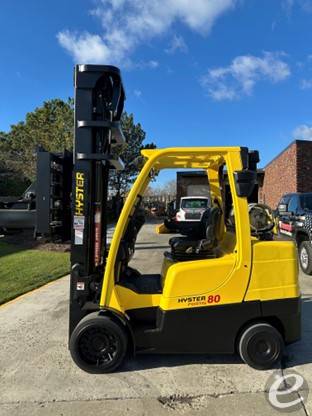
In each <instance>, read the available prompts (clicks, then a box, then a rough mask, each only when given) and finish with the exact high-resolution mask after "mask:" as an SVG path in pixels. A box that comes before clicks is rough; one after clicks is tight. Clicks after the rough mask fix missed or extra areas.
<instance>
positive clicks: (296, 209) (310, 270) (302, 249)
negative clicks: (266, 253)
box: [277, 192, 312, 275]
mask: <svg viewBox="0 0 312 416" xmlns="http://www.w3.org/2000/svg"><path fill="white" fill-rule="evenodd" d="M277 211H278V219H279V224H278V227H279V232H280V234H283V235H286V236H288V237H290V238H292V239H293V240H295V241H296V244H297V247H298V254H299V263H300V267H301V269H302V271H303V272H304V273H306V274H309V275H312V192H311V193H302V194H301V193H292V194H286V195H284V196H283V197H282V198H281V200H280V202H279V204H278V208H277Z"/></svg>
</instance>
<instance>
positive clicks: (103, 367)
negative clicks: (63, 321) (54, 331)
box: [69, 312, 128, 374]
mask: <svg viewBox="0 0 312 416" xmlns="http://www.w3.org/2000/svg"><path fill="white" fill-rule="evenodd" d="M127 345H128V338H127V334H126V333H125V331H124V329H123V328H122V327H121V326H120V325H118V323H116V322H115V321H114V320H113V319H111V318H110V317H108V316H102V315H100V314H99V313H98V312H94V313H90V314H89V315H87V316H86V317H85V318H83V319H82V320H81V321H80V322H79V323H78V325H77V326H76V328H75V329H74V331H73V333H72V335H71V337H70V342H69V349H70V353H71V356H72V358H73V360H74V362H75V363H76V364H77V365H78V367H80V368H81V369H82V370H84V371H86V372H88V373H93V374H94V373H97V374H101V373H110V372H113V371H114V370H116V369H117V368H118V367H119V366H120V365H121V364H122V362H123V360H124V358H125V356H126V352H127Z"/></svg>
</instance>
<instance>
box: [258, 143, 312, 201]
mask: <svg viewBox="0 0 312 416" xmlns="http://www.w3.org/2000/svg"><path fill="white" fill-rule="evenodd" d="M264 171H265V175H264V181H263V185H262V186H261V187H260V188H259V201H261V202H263V203H265V204H268V205H269V206H270V207H271V208H276V206H277V204H278V202H279V200H280V198H281V196H282V195H283V194H285V193H289V192H312V141H308V140H294V141H293V142H291V143H290V144H289V146H287V147H286V149H284V150H283V151H282V152H281V153H280V154H279V155H277V156H276V157H275V158H274V159H273V160H271V162H270V163H268V164H267V165H266V167H265V169H264Z"/></svg>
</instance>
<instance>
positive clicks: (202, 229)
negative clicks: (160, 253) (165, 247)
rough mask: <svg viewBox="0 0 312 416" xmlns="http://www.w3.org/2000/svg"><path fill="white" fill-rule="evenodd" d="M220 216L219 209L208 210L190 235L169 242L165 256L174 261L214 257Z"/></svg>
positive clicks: (174, 238)
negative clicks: (168, 248)
mask: <svg viewBox="0 0 312 416" xmlns="http://www.w3.org/2000/svg"><path fill="white" fill-rule="evenodd" d="M221 215H222V211H221V209H220V208H219V207H211V208H208V209H207V210H206V211H205V212H204V213H203V215H202V218H201V220H200V224H199V227H196V229H195V231H194V232H193V233H192V234H190V235H189V236H187V237H173V238H171V239H170V240H169V244H170V247H171V253H168V252H166V253H165V256H166V257H169V258H171V259H172V260H175V261H185V260H199V259H204V258H213V257H216V256H217V254H216V250H215V249H216V247H217V245H218V240H217V230H218V227H219V225H220V219H221Z"/></svg>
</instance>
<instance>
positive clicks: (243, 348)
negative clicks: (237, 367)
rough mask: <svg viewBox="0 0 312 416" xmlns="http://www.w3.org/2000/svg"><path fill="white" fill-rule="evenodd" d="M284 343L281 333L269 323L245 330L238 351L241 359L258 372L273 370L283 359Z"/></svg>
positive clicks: (251, 326)
mask: <svg viewBox="0 0 312 416" xmlns="http://www.w3.org/2000/svg"><path fill="white" fill-rule="evenodd" d="M283 347H284V342H283V338H282V336H281V334H280V333H279V331H278V330H277V329H276V328H274V327H273V326H272V325H270V324H268V323H264V322H263V323H256V324H252V325H250V326H248V327H247V328H245V330H244V332H243V333H242V335H241V337H240V340H239V345H238V350H239V355H240V356H241V359H242V360H243V361H244V362H245V363H246V364H248V365H249V366H250V367H253V368H255V369H257V370H268V369H270V368H272V367H273V366H274V365H275V364H276V363H277V362H278V361H279V360H280V359H281V357H282V353H283Z"/></svg>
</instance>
